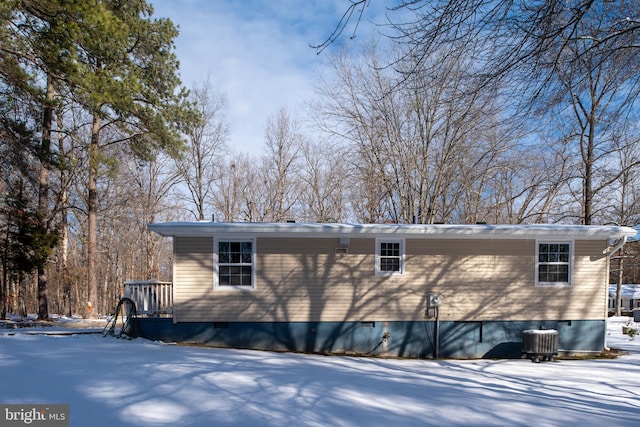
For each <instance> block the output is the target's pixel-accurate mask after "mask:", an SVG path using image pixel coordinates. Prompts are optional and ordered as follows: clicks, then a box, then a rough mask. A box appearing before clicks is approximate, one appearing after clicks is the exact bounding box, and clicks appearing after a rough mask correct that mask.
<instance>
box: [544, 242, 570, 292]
mask: <svg viewBox="0 0 640 427" xmlns="http://www.w3.org/2000/svg"><path fill="white" fill-rule="evenodd" d="M571 260H572V243H571V242H538V243H537V247H536V284H538V285H570V284H571Z"/></svg>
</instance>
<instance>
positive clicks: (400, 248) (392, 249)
mask: <svg viewBox="0 0 640 427" xmlns="http://www.w3.org/2000/svg"><path fill="white" fill-rule="evenodd" d="M397 274H404V240H401V239H400V240H398V239H376V276H391V275H397Z"/></svg>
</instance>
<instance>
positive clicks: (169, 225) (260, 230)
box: [148, 222, 637, 240]
mask: <svg viewBox="0 0 640 427" xmlns="http://www.w3.org/2000/svg"><path fill="white" fill-rule="evenodd" d="M148 228H149V230H151V231H154V232H156V233H158V234H160V235H162V236H184V237H198V236H213V235H222V234H245V235H255V236H265V235H269V236H282V237H293V236H299V237H315V238H322V237H325V238H331V237H358V236H369V237H375V236H397V237H405V238H406V237H409V238H463V239H473V238H478V239H480V238H483V239H486V238H500V239H535V238H542V237H544V238H564V239H568V238H570V239H581V240H597V239H620V238H623V237H633V236H636V234H637V231H636V230H634V229H633V228H631V227H623V226H615V225H561V224H529V225H516V224H474V225H471V224H336V223H263V222H165V223H157V224H150V225H149V226H148Z"/></svg>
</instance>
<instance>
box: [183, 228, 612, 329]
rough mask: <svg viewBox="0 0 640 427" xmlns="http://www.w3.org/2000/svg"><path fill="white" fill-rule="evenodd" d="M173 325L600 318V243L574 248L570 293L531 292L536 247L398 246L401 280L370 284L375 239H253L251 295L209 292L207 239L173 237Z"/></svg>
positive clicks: (473, 243) (514, 243)
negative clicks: (434, 303)
mask: <svg viewBox="0 0 640 427" xmlns="http://www.w3.org/2000/svg"><path fill="white" fill-rule="evenodd" d="M175 239H176V243H175V248H176V267H175V272H174V275H175V282H174V283H175V290H174V297H175V299H176V301H175V303H176V310H174V316H175V317H176V321H282V322H284V321H367V320H376V321H381V320H390V321H392V320H423V319H424V318H425V317H424V315H425V311H426V296H427V294H429V293H432V292H437V293H441V294H442V301H443V302H442V306H441V311H440V318H441V319H442V320H476V321H477V320H530V319H557V320H563V319H573V320H578V319H601V318H603V317H604V313H605V308H603V307H605V298H606V292H605V291H603V289H604V288H605V287H606V258H605V257H604V256H603V255H602V251H603V249H604V248H605V247H606V242H604V241H577V242H575V245H574V249H573V251H574V264H573V266H572V267H573V285H572V286H548V287H543V286H535V245H536V241H535V240H475V239H455V240H454V239H406V241H405V245H406V255H405V260H406V263H405V274H404V275H402V276H391V277H376V276H375V265H374V263H375V239H373V238H366V239H362V238H351V239H350V242H349V247H348V254H345V255H336V254H335V249H336V248H337V247H338V239H334V238H318V239H311V238H295V239H292V238H258V239H256V289H255V290H253V291H238V290H216V291H214V290H213V278H212V277H213V265H212V259H213V256H212V254H213V238H211V237H209V238H188V239H186V238H179V237H177V238H175Z"/></svg>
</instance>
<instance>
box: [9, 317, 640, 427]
mask: <svg viewBox="0 0 640 427" xmlns="http://www.w3.org/2000/svg"><path fill="white" fill-rule="evenodd" d="M626 320H627V319H626V318H612V319H610V321H609V334H608V343H609V346H610V347H612V348H618V349H621V350H624V351H625V352H626V354H624V355H622V356H620V357H618V358H616V359H612V360H604V359H599V360H561V361H556V362H545V363H537V364H536V363H532V362H530V361H529V360H526V359H521V360H464V361H458V360H397V359H395V360H394V359H375V358H352V357H337V356H331V357H327V356H315V355H302V354H285V353H270V352H260V351H244V350H229V349H212V348H202V347H184V346H176V345H167V344H161V343H157V342H150V341H145V340H140V339H138V340H125V339H116V338H113V337H103V336H102V335H101V334H80V335H43V334H41V332H43V331H47V332H51V331H69V329H67V328H66V327H65V328H62V329H61V328H58V327H56V328H55V329H53V328H46V329H43V328H38V329H34V328H20V329H0V404H11V403H17V404H25V403H29V404H41V403H42V404H57V403H60V404H69V405H70V415H71V426H78V427H84V426H110V427H112V426H292V427H293V426H323V427H324V426H366V427H373V426H532V425H533V426H604V425H611V426H637V425H639V424H640V337H636V339H635V340H629V338H628V337H627V336H625V335H622V324H624V322H625V321H626ZM60 324H62V325H65V323H64V322H62V323H60ZM75 331H78V330H75ZM85 331H86V330H85ZM89 331H90V330H89ZM80 332H84V331H80ZM38 333H40V334H38Z"/></svg>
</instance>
